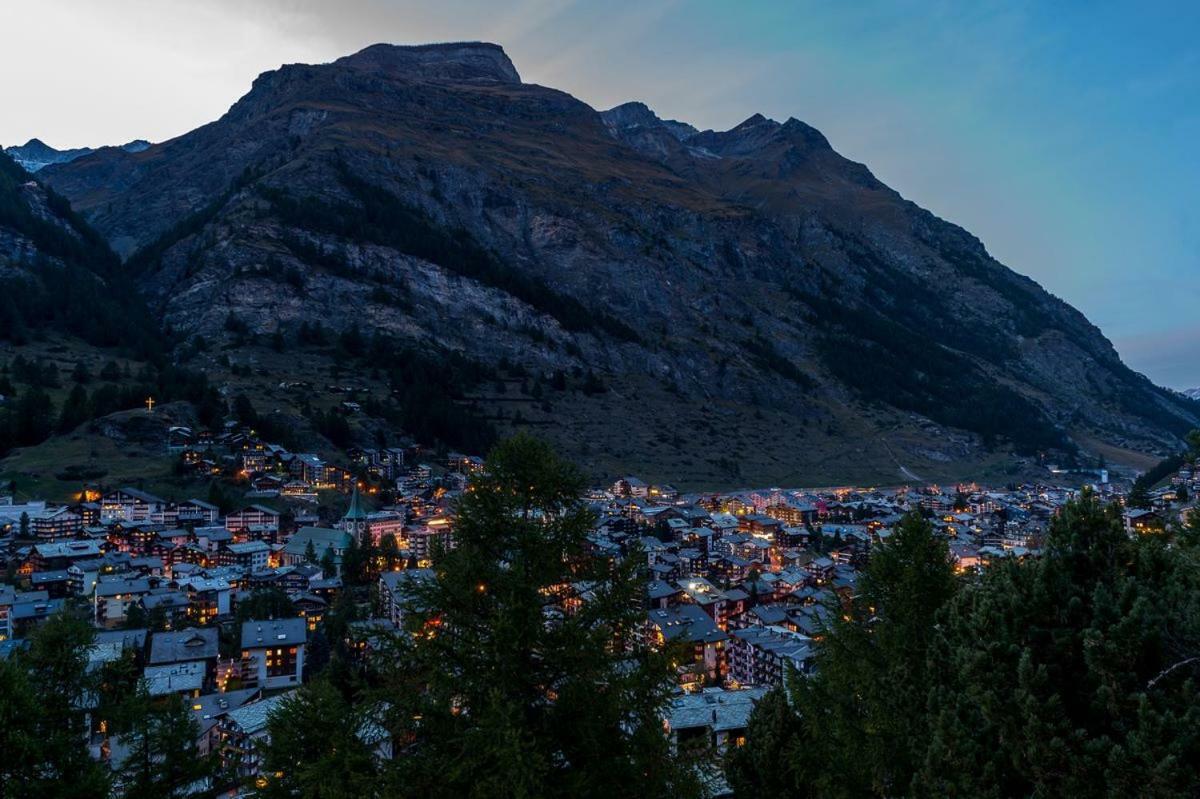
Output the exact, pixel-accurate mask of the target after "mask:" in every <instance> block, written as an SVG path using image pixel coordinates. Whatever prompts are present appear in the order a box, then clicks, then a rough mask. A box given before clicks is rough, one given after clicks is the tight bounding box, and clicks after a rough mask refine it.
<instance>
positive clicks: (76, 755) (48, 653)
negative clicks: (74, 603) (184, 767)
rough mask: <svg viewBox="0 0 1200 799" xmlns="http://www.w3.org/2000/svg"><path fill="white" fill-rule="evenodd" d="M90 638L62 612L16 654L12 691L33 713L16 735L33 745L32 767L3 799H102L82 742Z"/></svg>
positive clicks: (101, 779)
mask: <svg viewBox="0 0 1200 799" xmlns="http://www.w3.org/2000/svg"><path fill="white" fill-rule="evenodd" d="M94 638H95V632H94V631H93V630H92V628H91V626H90V625H89V624H88V623H87V622H86V621H84V620H83V619H81V618H79V617H77V616H74V615H71V614H69V613H66V612H63V613H59V614H57V615H55V616H53V617H51V618H50V619H49V620H47V621H46V622H45V623H44V624H42V626H40V627H39V628H38V629H37V630H36V631H35V632H34V634H33V635H32V636H31V637H30V645H29V648H28V650H26V651H24V652H21V653H20V654H19V657H18V658H17V660H16V663H17V666H18V668H20V669H22V670H23V671H24V672H25V678H24V679H18V680H16V682H17V685H16V686H15V687H16V689H17V690H24V691H28V692H29V695H31V696H32V699H33V704H34V706H35V707H36V708H37V710H36V712H35V713H33V714H32V716H31V717H30V718H29V720H28V722H27V726H25V727H23V728H19V729H24V730H25V731H26V734H27V735H28V736H29V738H31V739H32V741H35V742H36V744H35V745H36V754H35V755H34V757H35V758H36V759H35V762H36V764H37V766H36V769H35V771H36V774H35V775H34V776H33V778H32V779H30V780H28V781H26V782H23V783H20V784H9V785H6V786H5V790H6V791H7V792H8V793H6V794H5V799H8V797H9V796H12V797H49V798H50V799H94V797H97V796H104V795H106V792H107V790H108V779H107V775H106V774H105V772H104V769H103V767H102V766H101V765H100V764H99V763H97V762H96V761H95V760H93V759H92V757H91V755H90V754H89V752H88V749H87V737H86V733H87V723H86V711H85V707H86V704H87V703H86V701H85V700H86V699H87V698H88V697H89V695H90V692H91V691H92V689H93V688H94V683H95V681H94V679H93V677H92V675H90V674H89V673H88V670H87V662H88V650H89V648H90V647H91V645H92V641H93V640H94ZM9 701H14V702H17V703H21V702H23V701H25V700H24V699H22V698H15V697H14V698H13V699H11V700H10V699H9V696H8V695H7V694H5V695H4V698H3V699H0V705H4V704H5V703H7V702H9ZM0 734H3V733H2V732H0ZM28 743H29V741H28V740H27V739H26V737H25V735H22V734H20V733H18V737H17V740H16V744H17V745H18V746H25V745H27V744H28ZM6 757H7V754H6ZM0 759H3V758H0Z"/></svg>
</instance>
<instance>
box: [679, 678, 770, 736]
mask: <svg viewBox="0 0 1200 799" xmlns="http://www.w3.org/2000/svg"><path fill="white" fill-rule="evenodd" d="M766 692H767V689H766V688H743V689H741V690H737V691H727V690H725V689H723V688H706V689H705V690H704V691H701V692H700V693H696V694H684V695H683V696H681V697H679V698H677V699H675V700H674V701H673V702H672V703H671V707H670V708H669V710H668V711H667V724H668V725H669V727H670V728H671V729H674V730H680V729H684V730H686V729H694V728H697V727H710V728H712V729H713V730H714V731H716V730H739V729H744V728H745V727H746V725H747V724H749V722H750V712H751V711H752V710H754V704H755V703H756V702H757V701H758V700H759V699H762V697H763V695H764V694H766Z"/></svg>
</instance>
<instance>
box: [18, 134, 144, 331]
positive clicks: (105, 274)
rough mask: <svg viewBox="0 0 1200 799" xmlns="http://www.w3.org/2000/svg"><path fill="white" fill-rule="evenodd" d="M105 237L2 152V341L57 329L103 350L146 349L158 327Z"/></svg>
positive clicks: (64, 201)
mask: <svg viewBox="0 0 1200 799" xmlns="http://www.w3.org/2000/svg"><path fill="white" fill-rule="evenodd" d="M123 278H124V270H123V269H122V267H121V264H120V261H119V260H118V259H117V257H116V256H115V255H114V254H113V252H112V250H110V249H109V247H108V244H107V243H106V242H105V241H104V239H103V238H102V237H101V236H100V235H99V234H97V233H96V231H95V230H93V229H92V228H90V227H89V226H88V225H87V224H86V223H85V222H84V221H83V220H82V219H80V218H79V217H78V216H77V215H76V214H75V213H74V212H73V211H72V210H71V207H70V205H69V204H68V203H67V201H66V200H64V199H63V198H62V197H61V196H59V195H58V194H56V193H55V192H54V191H52V190H49V189H47V188H46V187H45V186H44V185H42V184H41V183H40V182H39V181H38V180H36V179H34V178H32V177H31V176H30V175H29V174H28V173H27V172H25V171H24V170H23V169H22V168H21V167H19V166H17V164H16V162H14V161H13V160H12V159H10V158H9V157H8V156H7V155H6V154H4V153H0V340H7V341H12V342H15V343H22V342H24V341H25V340H26V339H27V337H28V336H29V335H30V334H31V332H32V331H35V330H38V329H42V328H50V329H54V330H58V331H61V332H65V333H70V334H73V335H75V336H78V337H79V338H81V339H83V340H84V341H86V342H88V343H90V344H94V345H97V346H102V347H108V346H115V345H127V346H129V347H130V348H135V349H139V348H144V345H145V344H147V343H148V342H149V341H151V340H154V339H155V338H156V335H155V333H154V330H155V328H156V325H154V324H153V323H152V321H151V320H150V319H149V318H148V317H147V315H146V313H145V310H144V306H142V304H141V303H140V301H138V298H137V295H136V293H135V290H134V289H133V288H132V287H131V286H129V285H128V284H127V283H126V282H125V281H124V279H123Z"/></svg>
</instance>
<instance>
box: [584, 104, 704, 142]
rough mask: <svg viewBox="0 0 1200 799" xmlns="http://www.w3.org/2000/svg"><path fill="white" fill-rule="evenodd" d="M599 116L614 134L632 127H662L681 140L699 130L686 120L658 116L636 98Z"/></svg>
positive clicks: (602, 112)
mask: <svg viewBox="0 0 1200 799" xmlns="http://www.w3.org/2000/svg"><path fill="white" fill-rule="evenodd" d="M600 118H601V119H603V120H604V124H605V125H607V126H608V129H609V130H611V131H613V133H614V134H619V133H621V132H623V131H629V130H631V129H634V128H647V129H654V128H662V129H663V130H665V131H667V132H668V133H670V134H671V135H672V136H674V137H675V138H676V139H678V140H679V141H683V140H684V139H687V138H689V137H691V136H694V135H696V134H697V133H698V132H699V131H697V130H696V128H694V127H692V126H691V125H689V124H687V123H686V122H679V121H677V120H674V119H662V118H660V117H659V116H658V115H657V114H655V113H654V112H653V111H651V110H650V107H649V106H647V105H646V104H645V103H643V102H640V101H637V100H634V101H632V102H628V103H622V104H621V105H618V106H615V107H613V108H610V109H608V110H607V111H601V112H600Z"/></svg>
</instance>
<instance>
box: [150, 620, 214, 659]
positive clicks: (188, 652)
mask: <svg viewBox="0 0 1200 799" xmlns="http://www.w3.org/2000/svg"><path fill="white" fill-rule="evenodd" d="M216 656H217V628H216V627H194V628H190V629H187V630H176V631H173V632H162V633H155V634H154V635H152V636H151V637H150V661H149V662H150V664H151V665H159V664H162V663H183V662H186V661H189V660H206V659H208V658H215V657H216Z"/></svg>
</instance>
